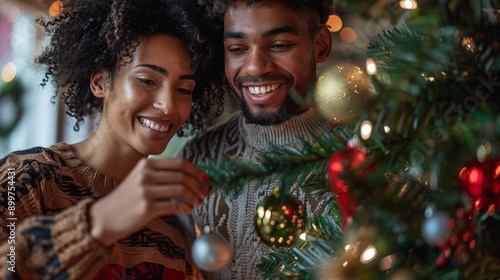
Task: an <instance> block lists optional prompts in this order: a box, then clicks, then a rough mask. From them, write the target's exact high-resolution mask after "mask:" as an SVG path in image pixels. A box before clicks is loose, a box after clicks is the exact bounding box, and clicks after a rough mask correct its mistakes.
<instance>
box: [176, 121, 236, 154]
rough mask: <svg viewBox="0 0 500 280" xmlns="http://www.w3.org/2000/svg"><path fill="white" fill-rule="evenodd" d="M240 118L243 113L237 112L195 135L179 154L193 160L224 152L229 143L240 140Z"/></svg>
mask: <svg viewBox="0 0 500 280" xmlns="http://www.w3.org/2000/svg"><path fill="white" fill-rule="evenodd" d="M240 119H241V114H239V113H237V114H235V115H233V116H231V117H230V118H229V119H227V120H226V121H224V122H221V123H219V124H217V125H215V126H213V127H211V128H209V129H207V130H206V131H205V132H204V133H202V134H199V135H196V136H194V137H193V138H191V139H190V140H188V141H187V142H186V144H185V145H184V146H183V148H182V149H181V151H180V153H179V154H178V156H180V157H183V158H186V159H189V160H191V161H198V160H203V159H205V158H211V157H217V155H218V154H219V153H223V152H224V150H225V147H226V146H227V145H228V143H235V142H238V138H239V135H240V133H239V122H240Z"/></svg>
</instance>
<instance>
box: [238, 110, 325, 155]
mask: <svg viewBox="0 0 500 280" xmlns="http://www.w3.org/2000/svg"><path fill="white" fill-rule="evenodd" d="M240 126H241V133H242V136H243V138H244V139H246V140H245V141H246V143H247V144H248V145H250V146H252V147H255V148H257V149H261V150H266V149H268V148H271V147H273V146H284V145H290V146H294V147H297V146H301V145H300V144H301V143H302V141H301V139H300V138H299V137H297V136H300V137H302V138H303V139H305V140H312V137H313V135H318V134H319V133H320V131H321V130H327V131H330V130H331V129H333V127H334V125H333V124H332V123H330V122H328V121H326V120H324V119H322V118H321V117H320V115H319V114H318V112H317V110H315V109H313V108H309V109H308V110H307V111H305V112H304V113H302V114H300V115H297V116H294V117H292V118H290V119H288V120H286V121H284V122H282V123H280V124H277V125H270V126H264V125H256V124H249V123H247V122H246V120H245V118H244V117H243V116H241V118H240Z"/></svg>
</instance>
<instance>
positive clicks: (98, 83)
mask: <svg viewBox="0 0 500 280" xmlns="http://www.w3.org/2000/svg"><path fill="white" fill-rule="evenodd" d="M108 81H109V73H108V72H107V71H104V70H99V71H97V72H94V73H93V74H92V76H91V77H90V90H92V93H93V94H94V96H95V97H97V98H103V97H104V94H105V92H106V90H107V89H108Z"/></svg>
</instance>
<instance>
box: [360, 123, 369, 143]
mask: <svg viewBox="0 0 500 280" xmlns="http://www.w3.org/2000/svg"><path fill="white" fill-rule="evenodd" d="M360 130H361V139H363V140H367V139H368V138H370V136H371V135H372V122H371V121H363V122H362V123H361V129H360Z"/></svg>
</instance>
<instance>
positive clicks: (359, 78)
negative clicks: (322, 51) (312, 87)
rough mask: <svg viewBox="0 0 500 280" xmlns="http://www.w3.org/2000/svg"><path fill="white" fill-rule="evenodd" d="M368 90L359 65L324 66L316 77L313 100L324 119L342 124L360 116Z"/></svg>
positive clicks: (368, 84)
mask: <svg viewBox="0 0 500 280" xmlns="http://www.w3.org/2000/svg"><path fill="white" fill-rule="evenodd" d="M371 92H372V90H371V85H370V83H369V79H368V77H367V76H366V75H365V73H364V72H363V71H362V70H361V68H359V67H358V66H356V65H352V64H340V65H336V66H334V67H332V68H328V69H326V70H325V71H324V72H323V74H322V75H321V76H320V77H319V78H318V83H317V85H316V93H315V102H316V105H317V107H318V109H319V111H320V113H321V114H322V115H323V116H324V117H325V118H326V119H328V120H329V121H331V122H332V123H339V124H343V123H347V122H350V121H354V120H356V119H357V118H358V117H359V116H360V114H361V113H362V112H363V110H364V109H366V107H367V105H368V99H369V98H370V94H371Z"/></svg>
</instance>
